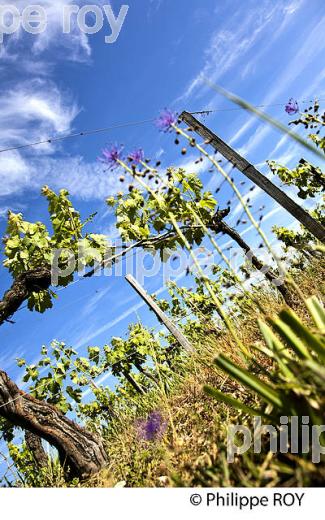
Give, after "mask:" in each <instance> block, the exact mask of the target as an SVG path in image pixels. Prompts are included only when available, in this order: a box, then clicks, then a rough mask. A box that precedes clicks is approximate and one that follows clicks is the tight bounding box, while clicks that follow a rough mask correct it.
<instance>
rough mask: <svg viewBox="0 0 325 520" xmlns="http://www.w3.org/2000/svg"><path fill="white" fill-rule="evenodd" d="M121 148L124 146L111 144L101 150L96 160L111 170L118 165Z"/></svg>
mask: <svg viewBox="0 0 325 520" xmlns="http://www.w3.org/2000/svg"><path fill="white" fill-rule="evenodd" d="M123 149H124V146H117V145H116V144H111V145H110V146H109V147H108V148H104V149H103V150H102V156H101V157H98V160H99V161H100V162H102V163H104V164H106V165H107V166H108V167H109V168H111V169H112V170H113V169H114V168H117V167H118V166H119V164H118V161H119V160H120V159H121V157H122V152H123Z"/></svg>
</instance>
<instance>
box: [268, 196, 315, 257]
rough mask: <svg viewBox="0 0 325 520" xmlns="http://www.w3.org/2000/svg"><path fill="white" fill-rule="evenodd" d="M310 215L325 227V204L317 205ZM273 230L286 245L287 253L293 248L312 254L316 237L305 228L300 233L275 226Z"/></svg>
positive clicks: (301, 228) (301, 227)
mask: <svg viewBox="0 0 325 520" xmlns="http://www.w3.org/2000/svg"><path fill="white" fill-rule="evenodd" d="M310 214H311V216H312V217H314V219H315V220H317V221H318V222H320V223H321V224H322V225H323V226H325V204H324V203H320V204H317V206H316V207H315V209H314V210H313V211H311V212H310ZM272 230H273V232H274V233H275V234H276V237H277V238H278V240H281V242H283V243H284V245H285V250H286V251H287V250H288V248H289V247H293V248H295V249H298V250H301V251H305V252H307V253H308V252H309V254H312V251H313V249H312V245H313V244H314V243H315V237H314V235H312V234H311V233H310V232H309V231H308V230H306V229H305V228H304V227H303V226H300V230H299V231H293V230H292V229H287V228H285V227H278V226H274V227H273V229H272Z"/></svg>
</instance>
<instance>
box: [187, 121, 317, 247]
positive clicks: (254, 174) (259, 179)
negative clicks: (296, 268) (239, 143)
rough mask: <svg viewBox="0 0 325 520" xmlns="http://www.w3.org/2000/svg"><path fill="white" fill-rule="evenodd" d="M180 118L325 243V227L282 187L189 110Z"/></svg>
mask: <svg viewBox="0 0 325 520" xmlns="http://www.w3.org/2000/svg"><path fill="white" fill-rule="evenodd" d="M180 119H181V120H182V121H184V122H185V123H186V124H187V125H189V126H190V127H191V128H192V129H193V130H194V132H196V133H197V134H198V135H200V136H201V137H203V139H206V140H207V141H208V142H209V143H210V144H211V146H213V148H214V149H215V150H216V151H218V152H219V153H220V154H221V155H222V156H223V157H225V158H226V159H227V160H228V161H230V162H231V163H232V164H233V165H234V166H235V167H236V168H237V169H238V170H239V171H241V172H242V173H243V174H244V175H245V176H246V177H247V178H248V179H250V180H251V181H252V182H254V184H256V185H257V186H258V187H259V188H261V189H262V190H263V191H265V193H267V194H268V195H270V197H272V199H274V200H275V201H276V202H277V203H278V204H280V206H282V207H283V208H284V209H285V210H287V211H288V212H289V213H290V214H291V215H292V216H293V217H294V218H295V219H297V220H298V221H299V222H300V224H302V225H303V226H304V227H305V228H306V229H308V231H310V233H312V234H313V235H314V236H315V237H316V238H317V239H318V240H320V241H321V242H324V243H325V228H324V227H323V226H322V225H321V224H320V223H319V222H317V220H315V219H314V218H313V217H312V216H311V215H310V214H309V213H308V212H307V211H305V210H304V209H303V208H302V207H301V206H299V205H298V204H297V203H296V202H294V201H293V200H292V199H291V198H290V197H288V195H286V194H285V193H284V192H283V191H282V190H280V188H278V187H277V186H275V184H273V182H271V181H270V180H269V179H268V178H267V177H265V175H263V174H262V173H261V172H260V171H259V170H257V169H256V168H255V166H253V165H252V164H251V163H249V162H248V161H247V160H246V159H245V158H244V157H242V156H241V155H239V153H238V152H236V150H234V149H233V148H231V146H229V145H228V144H227V143H225V142H224V141H223V140H222V139H220V137H218V136H217V135H216V134H215V133H214V132H212V131H211V130H210V129H209V128H207V127H206V126H205V125H203V124H202V123H201V122H200V121H198V120H197V119H196V118H195V117H194V116H193V115H192V114H190V113H189V112H183V113H182V114H181V116H180Z"/></svg>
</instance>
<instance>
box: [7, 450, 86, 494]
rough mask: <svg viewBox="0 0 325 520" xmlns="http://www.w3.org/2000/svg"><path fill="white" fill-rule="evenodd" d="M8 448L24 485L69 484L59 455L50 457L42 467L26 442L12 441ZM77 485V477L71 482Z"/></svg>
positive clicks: (50, 485)
mask: <svg viewBox="0 0 325 520" xmlns="http://www.w3.org/2000/svg"><path fill="white" fill-rule="evenodd" d="M8 448H9V454H10V457H11V459H12V460H13V462H14V464H15V467H16V469H17V471H18V475H19V478H20V479H21V481H22V482H21V484H23V486H24V487H33V488H34V487H38V488H42V487H58V486H67V484H66V481H65V479H64V472H63V468H62V465H61V464H60V461H59V458H58V456H56V457H53V458H50V457H49V459H48V465H47V466H45V467H41V468H40V467H38V465H37V463H36V462H35V460H34V456H33V453H32V452H30V451H29V450H28V448H27V447H26V444H25V443H22V445H21V446H17V445H15V444H12V443H10V444H9V445H8ZM77 485H78V480H77V479H74V480H73V481H72V482H70V486H71V487H76V486H77Z"/></svg>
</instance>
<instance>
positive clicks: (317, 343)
mask: <svg viewBox="0 0 325 520" xmlns="http://www.w3.org/2000/svg"><path fill="white" fill-rule="evenodd" d="M306 304H307V307H308V309H309V312H310V316H311V318H312V320H313V326H310V327H307V326H306V325H305V324H304V323H303V322H302V320H301V319H300V318H299V317H298V316H297V315H296V314H295V312H294V311H292V310H289V309H286V310H283V311H282V312H281V313H280V314H279V317H277V318H274V319H270V320H269V325H267V324H266V323H265V322H263V321H260V322H259V326H260V330H261V332H262V335H263V337H264V341H265V346H264V345H262V346H260V347H259V350H260V351H261V352H262V353H263V354H264V355H265V356H266V357H267V358H268V359H269V360H270V361H271V363H272V364H273V366H274V369H273V371H271V372H270V373H269V374H268V377H267V378H266V379H262V378H261V377H258V376H256V375H254V374H252V372H251V370H247V369H245V368H242V367H239V366H238V365H236V364H234V363H233V362H232V361H231V360H230V359H229V358H227V357H226V356H224V355H223V354H220V355H219V356H218V357H217V358H216V360H215V363H216V365H217V366H218V367H219V368H220V369H221V370H223V371H224V372H226V373H227V374H228V375H229V376H230V377H231V378H233V379H235V380H237V381H238V382H239V383H241V384H242V385H243V386H244V387H246V388H247V389H248V390H249V391H250V392H253V393H254V394H255V395H257V396H258V397H259V399H260V400H261V401H262V402H264V403H265V405H264V406H261V407H260V408H259V409H251V408H250V409H249V408H248V407H247V406H246V405H245V404H244V403H242V402H241V401H239V400H236V399H233V398H232V399H231V400H229V399H228V398H227V396H226V395H221V393H220V392H219V391H217V390H215V389H213V388H211V387H205V391H206V393H207V394H209V395H211V396H213V397H214V398H215V399H217V400H219V401H223V402H227V401H228V404H229V405H231V406H234V407H236V408H238V409H240V410H244V411H245V412H246V413H250V414H251V415H260V416H264V417H265V416H268V419H269V420H271V421H272V420H273V424H274V425H275V426H277V424H278V422H277V421H278V419H279V417H280V416H281V415H284V416H287V417H291V416H298V417H302V416H308V417H310V418H311V422H312V424H315V425H319V424H322V423H323V418H324V412H325V401H324V390H325V383H324V381H325V379H324V375H325V367H324V363H325V335H324V330H325V311H324V309H323V307H322V306H321V304H320V302H319V301H318V300H317V298H312V299H310V300H308V301H307V302H306ZM260 368H261V370H262V372H264V371H263V367H262V366H261V367H260Z"/></svg>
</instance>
